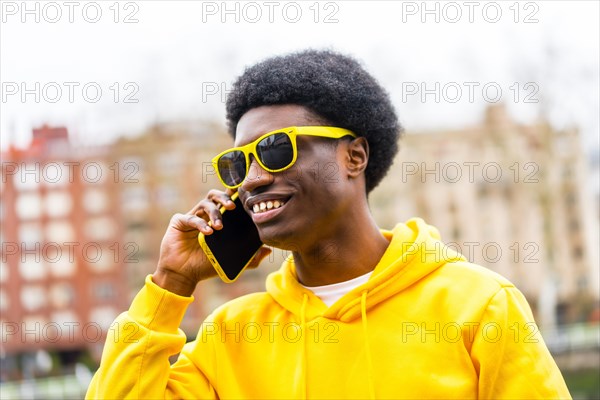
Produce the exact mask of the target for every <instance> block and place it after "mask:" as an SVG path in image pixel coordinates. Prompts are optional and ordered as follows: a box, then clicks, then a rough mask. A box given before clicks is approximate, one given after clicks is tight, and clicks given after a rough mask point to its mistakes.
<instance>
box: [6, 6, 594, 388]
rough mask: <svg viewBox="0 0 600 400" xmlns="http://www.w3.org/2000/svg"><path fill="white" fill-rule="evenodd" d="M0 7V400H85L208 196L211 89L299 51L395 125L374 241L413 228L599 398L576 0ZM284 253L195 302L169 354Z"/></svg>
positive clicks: (584, 69) (587, 127)
mask: <svg viewBox="0 0 600 400" xmlns="http://www.w3.org/2000/svg"><path fill="white" fill-rule="evenodd" d="M0 7H1V13H2V14H1V21H0V22H1V25H0V81H1V84H2V88H1V89H2V91H1V97H2V101H1V104H0V111H1V112H0V139H1V152H2V153H1V157H2V175H1V180H0V189H1V201H0V207H1V208H0V222H1V235H2V249H1V263H0V312H1V317H0V322H1V328H0V329H1V330H0V336H1V341H0V391H1V393H0V397H1V398H3V399H4V398H7V399H8V398H44V399H47V398H79V397H81V396H82V395H83V393H85V389H86V387H87V384H88V382H89V380H90V378H91V374H92V373H93V372H94V370H95V369H96V368H97V366H98V362H99V359H100V355H101V352H102V347H103V342H104V339H105V337H106V333H107V331H108V330H109V329H110V325H111V323H112V321H113V319H114V318H115V317H116V316H117V315H118V314H119V313H121V312H123V311H124V310H126V309H127V307H128V304H129V303H130V301H131V299H132V298H133V296H134V295H135V294H136V293H137V291H138V290H139V289H140V288H141V286H142V284H143V280H144V278H145V276H146V275H147V274H149V273H152V272H153V270H154V268H155V265H156V262H157V259H158V252H159V245H160V241H161V238H162V235H163V233H164V231H165V229H166V226H167V224H168V221H169V218H170V216H171V215H172V214H173V213H175V212H185V211H187V210H188V209H190V208H191V207H192V206H193V205H194V204H195V203H196V202H197V201H199V200H200V199H201V198H202V197H203V196H204V195H205V194H206V192H207V191H208V190H209V189H211V188H218V187H219V182H218V180H217V178H216V176H215V174H214V171H213V170H212V167H211V166H210V159H211V157H212V156H213V155H215V154H216V153H218V152H220V151H221V150H223V149H225V148H227V147H229V146H230V145H231V139H230V138H229V137H228V135H227V134H226V130H225V121H224V101H225V98H226V96H227V93H228V91H229V90H230V88H231V84H232V81H233V80H234V79H235V77H236V76H238V75H239V74H241V73H242V72H243V70H244V68H245V67H246V66H249V65H251V64H253V63H255V62H257V61H259V60H261V59H263V58H266V57H269V56H273V55H277V54H283V53H288V52H292V51H296V50H301V49H305V48H309V47H311V48H319V49H320V48H331V49H335V50H338V51H341V52H345V53H348V54H350V55H353V56H354V57H356V58H357V59H359V60H360V61H361V62H362V63H363V64H364V66H365V67H366V68H367V70H369V71H370V72H371V73H372V74H373V75H374V76H375V77H376V78H377V79H378V80H379V81H380V82H381V84H382V85H383V86H384V87H386V88H387V90H388V92H389V93H390V96H391V99H392V101H393V103H394V105H395V106H396V108H397V110H398V113H399V116H400V119H401V121H402V123H403V125H404V126H405V128H406V134H405V136H404V137H403V139H402V142H401V150H400V153H399V154H398V157H397V159H396V161H395V164H394V166H393V167H392V170H391V171H390V173H389V174H388V176H387V177H386V178H385V180H384V181H383V182H382V183H381V184H380V185H379V187H378V188H376V189H375V191H374V192H373V193H372V194H371V196H370V207H371V210H372V212H373V214H374V216H375V218H376V220H377V222H378V223H379V225H380V226H381V227H382V228H388V229H389V228H392V227H393V226H394V225H395V224H396V223H397V222H400V221H405V220H407V219H408V218H411V217H413V216H420V217H422V218H424V219H425V220H426V221H427V222H429V223H430V224H433V225H435V226H437V227H438V228H439V229H440V231H441V234H442V237H443V239H444V240H445V241H446V242H448V243H449V244H450V245H451V246H453V247H455V248H457V249H458V250H460V251H461V252H462V253H463V254H465V256H467V257H468V258H469V260H471V261H473V262H476V263H479V264H481V265H483V266H485V267H487V268H490V269H492V270H494V271H497V272H499V273H501V274H502V275H504V276H506V277H507V278H509V279H510V280H511V281H512V282H514V283H515V284H516V286H517V287H518V288H519V289H520V290H521V291H522V292H523V293H524V294H525V296H526V297H527V299H528V301H529V303H530V305H531V307H532V309H533V312H534V315H535V318H536V321H537V323H538V325H539V328H540V330H541V332H542V335H543V337H544V339H545V341H546V343H547V345H548V347H549V348H550V350H551V352H552V353H553V355H554V357H555V359H556V361H557V363H558V365H559V367H560V368H561V370H562V372H563V374H564V376H565V378H566V379H567V383H568V385H569V387H570V390H571V392H572V394H573V396H574V397H575V398H581V399H586V398H589V399H592V398H600V383H599V380H598V375H599V373H600V332H599V321H600V307H599V297H600V289H599V285H600V277H599V270H600V267H599V262H600V261H599V221H600V205H599V201H600V200H599V193H600V184H599V181H600V144H599V140H600V139H599V136H600V135H599V130H600V117H599V112H598V110H599V109H600V104H599V99H600V90H599V85H600V81H599V69H600V65H599V57H600V56H599V55H600V52H599V49H600V46H599V37H600V27H599V15H600V8H599V3H598V2H594V1H568V2H567V1H514V2H504V1H502V2H486V1H482V2H478V1H475V2H445V1H427V2H410V1H402V2H388V1H381V2H379V1H369V2H366V1H307V2H304V1H302V2H279V1H273V2H251V1H250V2H237V1H227V2H210V1H205V2H201V1H169V2H167V1H107V2H104V1H98V2H87V1H82V2H79V1H74V2H44V1H27V2H12V1H2V2H0ZM286 255H287V254H286V252H284V251H282V250H278V249H275V250H274V252H273V254H272V255H271V256H270V257H269V258H268V259H267V260H265V261H264V262H263V264H262V265H261V267H260V268H259V269H257V270H255V271H249V272H246V273H244V275H243V276H242V278H240V280H238V281H237V282H236V283H234V284H224V283H222V282H220V281H218V280H216V279H213V280H211V281H207V282H203V283H202V284H200V285H199V287H198V289H197V293H196V294H195V295H196V297H197V299H201V300H197V301H196V302H194V303H193V304H192V306H191V307H190V308H189V310H188V312H187V314H186V316H185V320H184V323H183V325H182V329H183V330H184V331H185V332H186V334H187V335H188V337H189V338H190V339H192V338H193V337H194V336H195V334H196V331H197V329H198V327H199V325H200V323H201V322H202V320H203V319H204V318H205V317H206V315H207V314H208V313H209V312H210V311H212V310H213V309H214V308H215V307H217V306H218V305H220V304H222V303H224V302H226V301H227V300H229V299H231V298H234V297H238V296H240V295H242V294H245V293H249V292H254V291H260V290H264V280H265V277H266V275H267V274H268V273H269V272H271V271H273V270H275V269H276V268H278V266H279V264H280V263H281V261H282V260H283V259H284V257H285V256H286ZM521 333H522V334H524V335H525V334H527V332H521Z"/></svg>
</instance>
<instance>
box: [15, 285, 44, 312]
mask: <svg viewBox="0 0 600 400" xmlns="http://www.w3.org/2000/svg"><path fill="white" fill-rule="evenodd" d="M47 301H48V299H47V296H46V290H45V289H44V287H43V286H42V285H24V286H23V288H22V289H21V304H22V305H23V307H24V308H25V309H26V310H27V311H37V310H39V309H41V308H43V307H44V306H46V303H47Z"/></svg>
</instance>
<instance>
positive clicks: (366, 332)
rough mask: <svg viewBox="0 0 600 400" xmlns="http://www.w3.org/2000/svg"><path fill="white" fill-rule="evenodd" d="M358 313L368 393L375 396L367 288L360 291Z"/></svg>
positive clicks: (372, 396) (372, 397)
mask: <svg viewBox="0 0 600 400" xmlns="http://www.w3.org/2000/svg"><path fill="white" fill-rule="evenodd" d="M360 314H361V318H362V327H363V336H364V337H365V353H366V355H367V375H368V378H369V395H370V397H371V399H374V398H375V385H374V383H373V360H372V359H371V347H370V346H369V329H368V327H367V290H365V291H364V292H362V296H361V298H360Z"/></svg>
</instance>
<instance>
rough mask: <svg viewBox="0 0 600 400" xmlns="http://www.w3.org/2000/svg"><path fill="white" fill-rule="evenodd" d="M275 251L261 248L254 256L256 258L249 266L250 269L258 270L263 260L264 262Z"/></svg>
mask: <svg viewBox="0 0 600 400" xmlns="http://www.w3.org/2000/svg"><path fill="white" fill-rule="evenodd" d="M272 252H273V251H272V250H271V249H270V248H268V247H265V246H263V247H261V248H260V249H258V251H257V252H256V254H255V255H254V258H253V259H252V261H250V264H248V268H256V267H258V265H259V264H260V262H261V261H262V260H264V259H265V258H266V257H267V256H268V255H269V254H271V253H272Z"/></svg>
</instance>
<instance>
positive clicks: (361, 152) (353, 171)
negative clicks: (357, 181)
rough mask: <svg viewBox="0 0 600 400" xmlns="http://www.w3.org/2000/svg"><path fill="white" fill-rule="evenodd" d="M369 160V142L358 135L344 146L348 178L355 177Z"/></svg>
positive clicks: (365, 166) (362, 170)
mask: <svg viewBox="0 0 600 400" xmlns="http://www.w3.org/2000/svg"><path fill="white" fill-rule="evenodd" d="M368 162H369V142H367V139H365V138H364V137H359V138H356V139H354V140H352V141H351V142H350V143H348V146H347V148H346V171H347V173H348V178H350V179H354V178H357V177H358V176H359V175H360V174H361V173H363V172H364V170H365V169H366V168H367V164H368Z"/></svg>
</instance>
